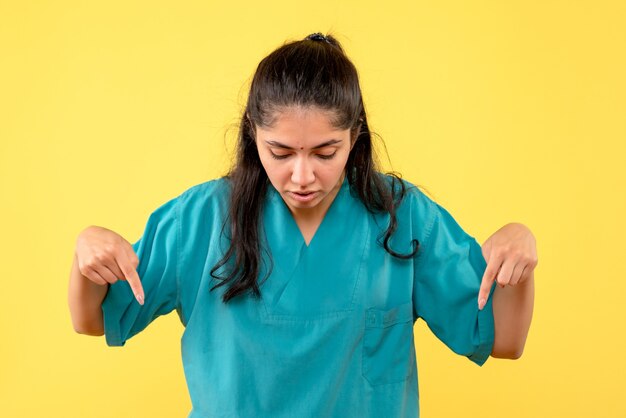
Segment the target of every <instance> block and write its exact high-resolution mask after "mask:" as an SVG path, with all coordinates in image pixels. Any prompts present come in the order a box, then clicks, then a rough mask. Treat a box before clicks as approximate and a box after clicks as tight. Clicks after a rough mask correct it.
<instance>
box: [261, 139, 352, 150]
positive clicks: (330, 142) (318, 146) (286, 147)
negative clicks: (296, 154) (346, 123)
mask: <svg viewBox="0 0 626 418" xmlns="http://www.w3.org/2000/svg"><path fill="white" fill-rule="evenodd" d="M341 141H342V140H341V139H330V140H328V141H326V142H323V143H321V144H319V145H316V146H314V147H313V148H312V149H319V148H324V147H327V146H329V145H335V144H338V143H339V142H341ZM265 142H266V143H267V144H268V145H271V146H273V147H278V148H283V149H288V150H292V149H294V148H292V147H290V146H289V145H285V144H282V143H280V142H278V141H265Z"/></svg>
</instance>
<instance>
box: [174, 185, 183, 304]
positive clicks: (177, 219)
mask: <svg viewBox="0 0 626 418" xmlns="http://www.w3.org/2000/svg"><path fill="white" fill-rule="evenodd" d="M183 195H184V193H183ZM183 195H180V196H179V198H178V199H176V203H175V204H174V221H175V222H174V223H175V224H176V225H175V226H176V269H175V271H176V309H182V307H181V306H180V253H181V250H180V245H181V243H180V241H181V234H182V232H181V228H182V227H181V222H180V200H181V199H182V198H183Z"/></svg>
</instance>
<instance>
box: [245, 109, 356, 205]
mask: <svg viewBox="0 0 626 418" xmlns="http://www.w3.org/2000/svg"><path fill="white" fill-rule="evenodd" d="M329 116H330V113H328V112H327V111H324V110H321V109H317V108H299V107H293V108H288V109H287V110H285V111H282V112H280V113H279V114H278V115H277V116H276V121H275V124H274V126H273V128H271V129H264V128H261V127H259V126H257V127H256V145H257V149H258V152H259V157H260V159H261V163H262V164H263V167H264V168H265V171H266V173H267V176H268V178H269V180H270V182H271V183H272V185H273V186H274V188H275V189H276V190H277V191H278V192H279V193H280V195H281V196H282V198H283V200H284V201H285V203H286V204H287V206H288V207H289V209H290V210H291V212H292V213H293V214H294V215H296V216H304V217H306V216H315V215H320V214H322V215H323V214H324V213H325V212H326V210H327V209H328V207H329V206H330V204H331V203H332V201H333V199H334V198H335V196H336V194H337V192H338V191H339V189H340V188H341V184H342V182H343V178H344V169H345V166H346V161H347V160H348V155H349V154H350V150H351V148H352V147H351V144H350V129H346V130H337V129H336V128H334V127H333V126H331V124H330V119H329Z"/></svg>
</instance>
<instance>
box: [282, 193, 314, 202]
mask: <svg viewBox="0 0 626 418" xmlns="http://www.w3.org/2000/svg"><path fill="white" fill-rule="evenodd" d="M288 194H289V195H290V196H291V197H292V198H293V199H296V200H298V201H300V202H309V201H311V200H313V198H314V197H315V195H316V194H317V192H312V191H310V192H288Z"/></svg>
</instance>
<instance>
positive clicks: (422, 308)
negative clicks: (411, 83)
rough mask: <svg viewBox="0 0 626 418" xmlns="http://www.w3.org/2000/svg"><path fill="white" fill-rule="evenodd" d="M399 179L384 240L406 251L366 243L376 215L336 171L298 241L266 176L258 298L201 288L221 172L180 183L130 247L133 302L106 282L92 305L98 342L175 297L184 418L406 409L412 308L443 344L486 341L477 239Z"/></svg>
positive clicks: (470, 352)
mask: <svg viewBox="0 0 626 418" xmlns="http://www.w3.org/2000/svg"><path fill="white" fill-rule="evenodd" d="M385 179H386V180H387V181H389V179H390V177H387V176H386V177H385ZM402 181H404V182H405V184H406V186H407V189H408V190H407V194H406V196H405V198H404V200H403V202H402V204H401V205H400V206H399V207H398V211H397V216H398V230H397V231H396V232H395V233H394V235H393V236H392V238H391V240H390V246H391V248H392V249H393V250H395V251H396V252H400V253H408V252H409V251H410V250H411V249H412V245H411V240H413V239H417V240H419V243H420V248H419V252H418V255H417V256H416V257H413V258H412V259H409V260H402V259H398V258H395V257H393V256H391V255H390V254H389V253H388V252H387V251H385V250H384V248H382V247H381V246H380V245H379V244H378V243H377V241H380V242H382V239H381V237H382V235H381V234H382V233H384V231H385V229H386V228H387V225H388V222H389V215H388V214H387V215H384V214H371V213H369V212H368V211H367V210H366V208H365V206H364V205H363V204H362V202H361V201H360V200H359V198H358V196H357V195H356V193H355V192H353V191H352V189H351V187H350V186H349V183H348V181H347V179H346V180H344V182H343V184H342V186H341V189H340V190H339V192H338V193H337V196H336V197H335V199H334V200H333V202H332V204H331V206H330V207H329V209H328V212H327V213H326V215H325V217H324V219H323V221H322V223H321V224H320V226H319V228H318V230H317V232H316V233H315V235H314V236H313V238H312V240H311V242H310V244H309V245H308V246H307V245H306V243H305V241H304V238H303V236H302V234H301V232H300V230H299V228H298V226H297V224H296V222H295V220H294V219H293V217H292V215H291V213H290V211H289V209H288V207H287V206H286V204H285V202H284V200H283V199H282V197H281V196H280V194H279V193H278V192H277V191H276V189H274V188H273V186H272V185H271V184H269V185H268V192H267V194H266V196H265V197H264V204H263V210H262V213H261V215H260V220H262V223H261V224H260V225H259V228H260V229H259V231H260V233H261V237H266V239H267V247H266V248H267V250H264V251H262V263H261V272H260V275H259V277H260V278H263V277H265V275H266V273H267V272H269V271H271V275H270V276H269V277H268V278H267V280H265V281H264V282H261V285H260V290H261V294H262V297H261V298H260V299H256V298H254V297H252V295H251V293H248V294H246V295H244V296H243V297H242V296H241V295H240V296H237V297H236V298H234V299H231V300H230V301H229V302H228V303H227V304H224V303H223V302H222V300H221V297H222V295H223V293H224V292H225V291H226V290H227V289H226V288H227V286H228V285H224V286H221V287H219V288H217V289H215V290H213V291H211V292H210V291H209V289H210V288H211V287H212V286H214V285H215V284H217V283H218V281H216V279H214V278H212V277H211V275H210V270H211V268H212V267H213V266H214V265H215V264H216V263H217V262H218V261H219V260H220V259H221V258H222V255H223V253H224V252H225V251H226V249H227V248H228V241H227V239H228V238H227V234H226V235H222V224H223V220H224V219H225V216H226V214H227V211H228V201H229V190H230V189H229V181H228V180H227V179H226V178H219V179H215V180H211V181H207V182H205V183H201V184H198V185H195V186H193V187H191V188H189V189H187V190H186V191H185V192H183V193H182V194H181V195H179V196H177V197H175V198H173V199H171V200H169V201H168V202H166V203H164V204H163V205H162V206H160V207H159V208H157V209H156V210H155V211H154V212H153V213H152V214H151V215H150V217H149V219H148V222H147V225H146V228H145V231H144V234H143V236H142V237H141V238H140V239H139V240H138V241H137V242H136V243H135V244H134V245H133V249H134V250H135V252H136V253H137V255H138V257H139V266H138V268H137V272H138V274H139V276H140V278H141V281H142V285H143V288H144V292H145V304H144V305H143V306H142V305H140V304H139V303H138V302H137V301H136V300H135V298H134V296H133V293H132V290H131V288H130V286H129V285H128V283H127V282H125V281H118V282H116V283H114V284H113V285H111V286H110V288H109V292H108V293H107V295H106V298H105V299H104V301H103V303H102V311H103V315H104V327H105V336H106V342H107V344H108V345H110V346H123V345H124V344H125V342H126V341H127V340H128V339H129V338H131V337H132V336H134V335H135V334H137V333H139V332H140V331H142V330H143V329H145V328H146V326H148V325H149V324H150V323H151V322H152V321H153V320H154V319H155V318H157V317H158V316H160V315H164V314H167V313H169V312H171V311H172V310H174V309H176V312H177V313H178V316H179V318H180V320H181V322H182V323H183V325H184V326H185V331H184V333H183V335H182V339H181V351H182V359H183V367H184V372H185V378H186V380H187V385H188V388H189V394H190V397H191V402H192V411H191V412H190V413H189V415H188V418H218V417H224V418H226V417H229V418H235V417H241V418H249V417H259V418H265V417H267V418H283V417H285V418H294V417H295V418H306V417H315V418H331V417H332V418H348V417H359V418H370V417H371V418H380V417H385V418H396V417H397V418H404V417H410V418H415V417H419V395H418V377H417V365H416V359H415V348H414V342H413V324H414V323H415V321H416V320H417V319H418V318H422V319H423V320H424V321H425V322H426V323H427V324H428V326H429V328H430V329H431V330H432V331H433V333H434V334H435V335H436V336H437V337H438V338H439V339H440V340H441V341H442V342H443V343H445V344H446V345H447V346H448V347H449V348H450V349H451V350H452V351H454V352H455V353H457V354H460V355H463V356H467V357H468V359H469V360H471V361H472V362H474V363H476V364H478V365H482V364H483V363H484V362H485V361H486V359H487V358H488V357H489V355H490V353H491V350H492V347H493V341H494V319H493V311H492V304H491V301H492V299H493V298H492V294H493V291H494V289H495V285H494V286H492V288H491V293H490V297H489V299H488V302H487V304H486V306H485V307H484V309H483V310H480V311H479V310H478V304H477V298H478V291H479V287H480V282H481V279H482V276H483V273H484V271H485V268H486V262H485V260H484V258H483V256H482V253H481V247H480V245H479V244H478V243H477V242H476V240H475V239H474V238H473V237H472V236H470V235H468V234H467V233H466V232H464V230H463V229H462V228H461V227H460V226H459V225H458V224H457V223H456V221H455V220H454V219H453V218H452V216H451V215H450V214H449V213H448V212H447V211H446V210H445V209H444V208H443V207H441V206H439V205H438V204H437V203H436V202H434V201H433V200H431V199H430V198H428V197H427V196H426V195H424V194H423V193H422V192H421V191H420V190H419V189H418V188H416V187H415V186H413V185H412V184H411V183H409V182H407V181H406V180H402ZM398 187H399V186H398ZM225 232H228V231H225ZM270 256H271V259H270ZM224 268H225V267H223V268H222V269H220V270H218V273H224Z"/></svg>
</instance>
